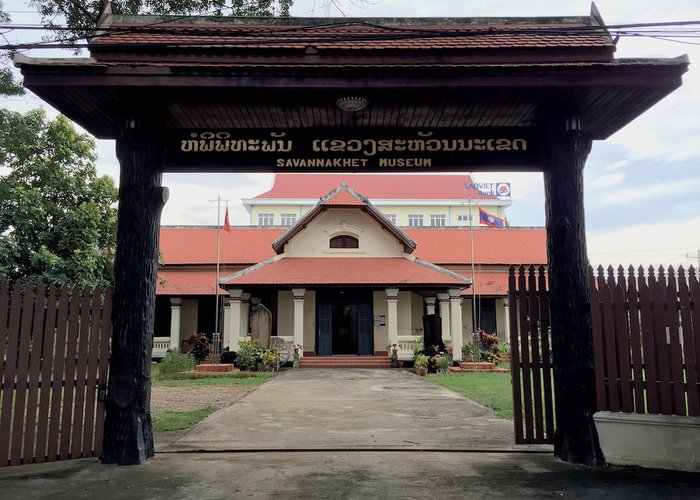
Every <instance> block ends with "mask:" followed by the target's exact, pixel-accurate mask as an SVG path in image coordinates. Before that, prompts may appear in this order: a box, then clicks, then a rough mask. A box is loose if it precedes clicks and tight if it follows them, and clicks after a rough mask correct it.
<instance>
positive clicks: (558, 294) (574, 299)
mask: <svg viewBox="0 0 700 500" xmlns="http://www.w3.org/2000/svg"><path fill="white" fill-rule="evenodd" d="M543 128H544V130H545V131H546V134H547V137H546V138H547V142H546V146H545V147H546V153H545V158H544V160H545V161H544V163H545V165H544V184H545V210H546V217H547V256H548V261H549V290H550V305H551V327H552V355H553V362H554V397H555V401H556V405H555V409H556V415H555V419H556V432H555V436H554V454H555V456H557V457H559V458H560V459H561V460H564V461H566V462H572V463H581V464H586V465H588V466H597V465H604V464H605V458H604V457H603V452H602V451H601V449H600V444H599V442H598V433H597V431H596V428H595V424H594V422H593V413H595V411H596V388H595V369H594V360H593V335H592V329H591V310H590V292H589V289H588V279H587V269H588V255H587V252H586V233H585V223H584V209H583V168H584V165H585V162H586V158H587V156H588V153H589V152H590V150H591V139H590V138H588V137H586V135H585V134H584V133H583V132H582V131H581V124H580V118H579V116H578V114H577V113H568V114H567V113H563V112H561V111H558V112H555V113H552V114H550V115H549V116H548V121H547V122H546V123H545V126H544V127H543Z"/></svg>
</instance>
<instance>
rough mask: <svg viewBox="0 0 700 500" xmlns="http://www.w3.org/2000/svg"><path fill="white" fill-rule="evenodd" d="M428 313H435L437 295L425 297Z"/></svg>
mask: <svg viewBox="0 0 700 500" xmlns="http://www.w3.org/2000/svg"><path fill="white" fill-rule="evenodd" d="M423 300H425V310H426V314H435V297H426V298H425V299H423Z"/></svg>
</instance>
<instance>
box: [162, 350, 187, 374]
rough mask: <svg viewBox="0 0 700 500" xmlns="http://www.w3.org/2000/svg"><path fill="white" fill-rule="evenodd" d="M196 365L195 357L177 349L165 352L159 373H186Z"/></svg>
mask: <svg viewBox="0 0 700 500" xmlns="http://www.w3.org/2000/svg"><path fill="white" fill-rule="evenodd" d="M194 366H195V361H194V359H192V358H191V357H190V356H188V355H186V354H182V353H181V352H180V351H179V350H177V349H175V350H173V351H168V352H167V353H165V357H164V358H163V360H162V361H161V362H160V363H158V373H159V376H160V377H168V376H172V375H174V374H176V373H184V372H188V371H191V370H194Z"/></svg>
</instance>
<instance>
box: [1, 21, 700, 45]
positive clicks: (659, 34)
mask: <svg viewBox="0 0 700 500" xmlns="http://www.w3.org/2000/svg"><path fill="white" fill-rule="evenodd" d="M189 17H192V16H179V17H174V18H167V19H161V20H160V21H157V22H153V23H150V24H146V25H143V26H118V27H114V26H111V27H103V28H101V27H97V28H95V27H85V28H82V27H79V28H69V27H67V26H52V27H51V29H52V30H54V31H85V32H95V33H100V34H106V36H105V38H107V39H108V38H109V37H110V36H114V35H129V34H160V35H174V36H187V37H190V38H197V37H208V38H211V37H212V31H209V30H206V29H202V28H198V29H197V28H190V29H187V28H183V27H182V26H180V27H177V28H176V27H173V28H170V27H169V26H167V25H168V24H173V23H176V22H177V21H180V20H185V19H187V18H189ZM350 25H352V26H355V25H361V26H368V27H374V28H378V29H381V31H379V32H374V33H362V34H361V35H359V36H358V35H353V36H348V35H343V34H341V35H332V34H327V33H324V34H319V35H316V36H312V37H309V36H308V35H309V32H313V31H314V30H318V29H320V28H328V27H342V26H350ZM166 26H167V27H166ZM664 26H665V27H670V28H674V29H668V30H645V29H640V30H632V28H658V27H664ZM682 26H698V28H697V29H692V30H687V29H677V28H678V27H682ZM0 29H6V30H9V32H11V31H21V30H42V31H44V30H46V29H47V28H46V27H44V26H41V25H15V24H11V23H10V24H3V25H0ZM215 33H216V36H217V37H229V38H228V39H225V40H211V39H209V40H207V41H206V42H203V41H196V40H188V41H186V42H185V41H170V42H167V43H166V42H154V43H148V45H149V47H154V48H157V47H180V46H198V45H206V46H217V45H227V44H231V43H232V42H233V43H236V44H238V45H249V44H250V45H253V44H256V43H259V41H258V40H256V39H259V38H262V37H264V38H265V41H266V43H288V42H289V41H290V40H293V39H294V38H295V36H294V35H302V34H303V35H305V38H304V39H305V40H306V41H309V42H310V43H313V42H316V43H323V42H342V41H368V42H369V41H383V40H397V41H399V40H407V39H416V38H448V37H454V36H459V37H461V38H470V37H477V36H479V37H484V36H502V35H510V36H517V35H520V36H527V35H533V34H537V35H547V36H577V35H578V36H580V35H586V34H589V35H600V36H604V37H611V36H612V35H616V36H617V35H619V36H624V37H648V38H654V39H662V40H664V41H670V42H677V43H690V44H693V45H695V43H693V42H688V41H685V40H683V39H685V38H687V39H696V38H700V21H672V22H665V23H635V24H619V25H611V26H606V27H602V26H568V27H564V28H553V27H549V26H548V27H546V28H541V27H533V28H523V27H522V26H520V27H518V28H502V27H499V28H495V27H489V28H487V29H478V30H470V31H464V30H454V29H445V30H435V29H416V28H402V27H388V26H377V25H373V24H371V23H364V22H360V23H358V22H342V23H328V24H321V25H314V26H294V27H289V28H286V29H279V28H278V29H268V30H260V29H257V30H248V29H238V30H222V29H217V30H216V32H215ZM82 38H83V36H80V37H72V38H67V39H63V40H56V41H53V42H46V41H41V42H28V43H21V44H7V45H5V46H0V49H4V50H8V49H9V50H28V49H35V48H42V49H48V48H58V49H66V48H68V49H76V48H86V47H89V46H91V44H88V43H80V44H76V43H73V42H75V41H77V40H80V39H82ZM236 38H238V40H235V39H236ZM241 38H251V39H246V40H241ZM232 39H234V40H232ZM140 43H143V41H141V42H140ZM130 45H132V44H125V43H123V42H121V43H113V44H110V43H100V46H101V47H105V48H107V47H125V46H130Z"/></svg>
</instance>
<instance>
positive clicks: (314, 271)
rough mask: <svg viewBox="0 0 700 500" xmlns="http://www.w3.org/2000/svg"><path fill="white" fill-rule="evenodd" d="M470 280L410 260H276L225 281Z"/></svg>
mask: <svg viewBox="0 0 700 500" xmlns="http://www.w3.org/2000/svg"><path fill="white" fill-rule="evenodd" d="M470 281H471V280H470V279H469V278H465V277H464V276H461V275H459V274H457V273H454V272H452V271H449V270H447V269H444V268H441V267H439V266H436V265H434V264H430V263H428V262H425V261H423V260H420V259H414V258H410V257H339V258H332V257H275V258H272V259H269V260H267V261H265V262H261V263H260V264H258V265H257V266H253V267H251V268H249V269H244V270H243V271H240V272H238V273H235V274H233V275H231V276H229V277H226V278H224V279H223V280H222V283H223V284H224V286H226V287H228V288H235V287H244V286H301V285H304V286H307V285H308V286H335V285H345V286H401V287H444V288H464V287H467V286H469V283H470Z"/></svg>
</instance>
